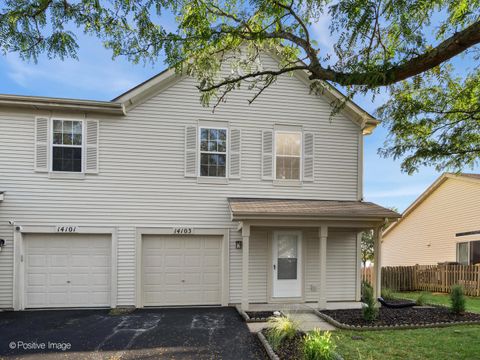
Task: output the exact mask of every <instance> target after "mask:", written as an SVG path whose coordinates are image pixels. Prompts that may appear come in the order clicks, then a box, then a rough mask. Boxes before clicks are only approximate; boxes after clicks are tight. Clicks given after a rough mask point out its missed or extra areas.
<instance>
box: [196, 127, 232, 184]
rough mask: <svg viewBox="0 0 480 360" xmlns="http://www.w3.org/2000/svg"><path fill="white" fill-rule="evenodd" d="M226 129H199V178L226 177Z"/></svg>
mask: <svg viewBox="0 0 480 360" xmlns="http://www.w3.org/2000/svg"><path fill="white" fill-rule="evenodd" d="M226 169H227V129H223V128H205V127H201V128H200V176H216V177H226Z"/></svg>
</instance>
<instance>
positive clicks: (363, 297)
mask: <svg viewBox="0 0 480 360" xmlns="http://www.w3.org/2000/svg"><path fill="white" fill-rule="evenodd" d="M367 288H368V289H370V290H372V292H373V287H372V285H370V283H369V282H368V281H365V280H364V281H362V301H363V299H365V289H367Z"/></svg>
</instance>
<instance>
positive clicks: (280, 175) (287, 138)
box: [274, 131, 302, 180]
mask: <svg viewBox="0 0 480 360" xmlns="http://www.w3.org/2000/svg"><path fill="white" fill-rule="evenodd" d="M301 159H302V133H301V132H298V131H276V132H275V160H274V161H275V178H276V179H277V180H300V171H301Z"/></svg>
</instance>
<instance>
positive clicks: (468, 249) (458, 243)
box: [456, 241, 470, 265]
mask: <svg viewBox="0 0 480 360" xmlns="http://www.w3.org/2000/svg"><path fill="white" fill-rule="evenodd" d="M460 244H467V262H468V264H467V265H470V241H459V242H457V249H456V250H457V251H456V252H457V254H456V260H457V263H459V264H460Z"/></svg>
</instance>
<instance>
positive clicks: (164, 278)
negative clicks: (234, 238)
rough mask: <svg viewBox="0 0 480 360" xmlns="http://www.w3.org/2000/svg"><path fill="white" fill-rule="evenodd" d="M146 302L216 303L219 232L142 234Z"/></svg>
mask: <svg viewBox="0 0 480 360" xmlns="http://www.w3.org/2000/svg"><path fill="white" fill-rule="evenodd" d="M142 267H143V275H142V279H143V305H144V306H162V305H171V306H173V305H217V304H221V292H222V286H221V282H222V238H221V237H220V236H164V235H163V236H153V235H148V236H143V259H142Z"/></svg>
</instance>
